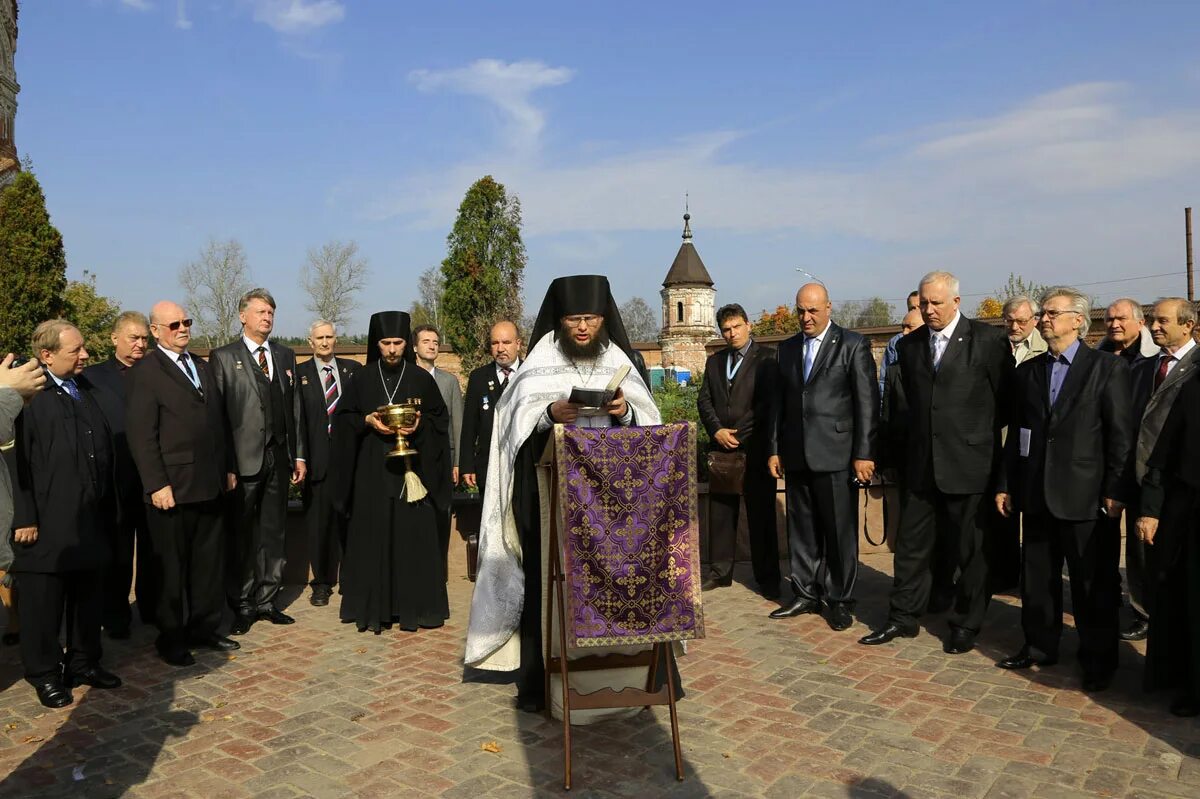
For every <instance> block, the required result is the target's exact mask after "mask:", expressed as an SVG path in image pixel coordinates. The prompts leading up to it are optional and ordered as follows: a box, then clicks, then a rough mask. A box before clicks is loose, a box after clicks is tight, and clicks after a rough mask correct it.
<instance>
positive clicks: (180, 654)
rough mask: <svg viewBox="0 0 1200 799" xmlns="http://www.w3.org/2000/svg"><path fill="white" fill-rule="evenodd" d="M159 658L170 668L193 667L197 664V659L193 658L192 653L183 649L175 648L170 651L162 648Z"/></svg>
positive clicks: (159, 650) (160, 648) (159, 651)
mask: <svg viewBox="0 0 1200 799" xmlns="http://www.w3.org/2000/svg"><path fill="white" fill-rule="evenodd" d="M158 656H159V657H160V658H162V660H163V663H166V664H167V665H168V666H179V667H183V666H191V665H192V664H194V663H195V662H196V659H195V658H194V657H192V653H191V652H189V651H187V650H186V649H184V648H182V647H180V648H178V649H176V648H174V647H172V648H170V649H164V648H163V647H161V646H160V647H158Z"/></svg>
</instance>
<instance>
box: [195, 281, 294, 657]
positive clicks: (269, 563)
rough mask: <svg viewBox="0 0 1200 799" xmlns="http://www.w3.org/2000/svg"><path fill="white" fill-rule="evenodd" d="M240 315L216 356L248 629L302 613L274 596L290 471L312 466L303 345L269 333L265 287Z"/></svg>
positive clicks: (241, 625)
mask: <svg viewBox="0 0 1200 799" xmlns="http://www.w3.org/2000/svg"><path fill="white" fill-rule="evenodd" d="M238 317H239V318H240V319H241V322H242V335H241V337H239V338H238V340H237V341H233V342H230V343H229V344H226V345H225V346H224V347H218V348H217V349H215V350H213V352H212V356H211V365H212V371H213V376H214V377H215V378H216V383H217V388H218V389H219V390H220V393H221V396H222V397H223V398H224V401H225V414H226V416H227V417H228V419H229V426H230V428H231V429H232V431H233V448H234V455H235V462H236V463H237V471H238V481H237V494H236V499H235V507H236V524H235V532H234V538H233V545H232V546H231V547H230V555H231V557H230V575H229V577H230V582H229V590H228V594H229V604H230V605H231V606H232V607H233V609H234V612H235V613H236V614H237V616H236V618H235V619H234V622H233V627H232V628H231V629H230V633H231V634H233V635H242V634H243V633H245V632H247V631H248V630H249V629H250V626H251V625H252V624H253V623H254V622H255V621H256V620H258V619H266V620H268V621H270V622H271V623H272V624H291V623H293V622H294V621H295V619H293V618H292V617H291V616H289V615H287V614H286V613H284V612H283V611H281V610H280V609H279V608H277V607H275V604H274V603H275V596H276V594H278V593H279V587H280V583H281V581H282V579H283V565H284V560H285V557H286V556H285V549H284V525H285V523H286V514H287V495H288V479H289V477H290V479H291V482H292V484H293V485H299V484H300V483H301V482H302V481H303V480H304V475H305V473H306V471H307V466H306V464H305V458H304V456H305V440H304V427H303V425H304V413H303V410H302V408H301V405H300V393H299V392H298V391H296V382H297V381H296V353H295V352H293V351H292V350H291V349H289V348H288V347H284V346H282V345H280V344H276V343H275V342H273V341H268V340H267V339H268V337H269V336H270V335H271V331H272V330H273V329H274V327H275V298H274V297H272V296H271V293H270V292H268V291H267V290H266V289H262V288H257V289H251V290H250V291H248V292H246V293H245V294H243V295H242V298H241V301H240V302H239V303H238Z"/></svg>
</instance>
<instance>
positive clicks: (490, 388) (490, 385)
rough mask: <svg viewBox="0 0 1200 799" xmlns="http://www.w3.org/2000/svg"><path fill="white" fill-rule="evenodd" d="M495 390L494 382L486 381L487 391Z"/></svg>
mask: <svg viewBox="0 0 1200 799" xmlns="http://www.w3.org/2000/svg"><path fill="white" fill-rule="evenodd" d="M495 390H496V381H495V380H489V381H488V391H495Z"/></svg>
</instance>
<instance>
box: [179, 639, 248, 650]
mask: <svg viewBox="0 0 1200 799" xmlns="http://www.w3.org/2000/svg"><path fill="white" fill-rule="evenodd" d="M188 646H190V647H194V648H196V649H211V650H213V651H214V652H232V651H233V650H235V649H241V648H242V645H241V644H239V643H238V642H237V641H235V640H233V639H232V638H225V637H224V636H221V635H201V636H196V637H194V638H189V639H188Z"/></svg>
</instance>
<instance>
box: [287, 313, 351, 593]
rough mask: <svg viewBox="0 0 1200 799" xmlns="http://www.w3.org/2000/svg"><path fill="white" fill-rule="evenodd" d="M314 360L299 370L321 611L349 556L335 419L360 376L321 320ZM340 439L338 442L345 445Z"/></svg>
mask: <svg viewBox="0 0 1200 799" xmlns="http://www.w3.org/2000/svg"><path fill="white" fill-rule="evenodd" d="M308 343H309V344H310V345H311V346H312V351H313V357H312V358H311V359H309V360H307V361H305V362H304V363H302V364H300V366H299V367H298V368H297V370H296V374H297V375H298V376H299V380H300V388H299V391H298V394H299V396H300V404H301V405H302V406H303V410H304V413H303V416H304V420H305V425H304V435H305V439H304V440H305V447H304V449H305V455H306V464H307V466H308V474H307V476H306V477H305V480H304V524H305V526H306V527H307V528H308V563H309V567H310V568H311V569H312V594H311V595H310V596H309V599H308V601H309V602H310V603H311V604H313V605H316V606H317V607H324V606H325V605H328V604H329V598H330V597H331V596H332V595H333V586H334V585H335V584H337V581H338V566H339V564H340V563H341V559H342V553H344V552H345V550H346V522H347V517H346V514H345V512H344V509H339V508H337V507H335V505H336V504H337V503H335V502H334V496H333V489H332V486H333V481H331V480H329V477H330V476H331V475H333V474H334V473H335V472H336V471H337V470H339V469H345V470H350V469H353V468H354V462H353V461H352V460H349V459H347V458H346V455H347V452H346V449H345V447H341V446H338V445H337V443H335V442H334V426H333V415H334V413H335V412H336V411H337V407H338V403H339V402H340V401H341V398H342V397H343V396H344V395H345V393H346V389H347V388H348V386H349V384H350V382H351V381H353V380H354V378H355V376H356V375H357V374H358V370H359V364H358V361H352V360H350V359H349V358H337V357H335V356H334V354H333V349H334V347H335V346H336V345H337V327H336V326H335V325H334V324H333V322H330V321H328V320H325V319H318V320H317V321H315V322H313V323H312V324H311V325H310V326H309V328H308ZM340 440H341V439H340V438H339V439H338V441H339V442H340Z"/></svg>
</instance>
